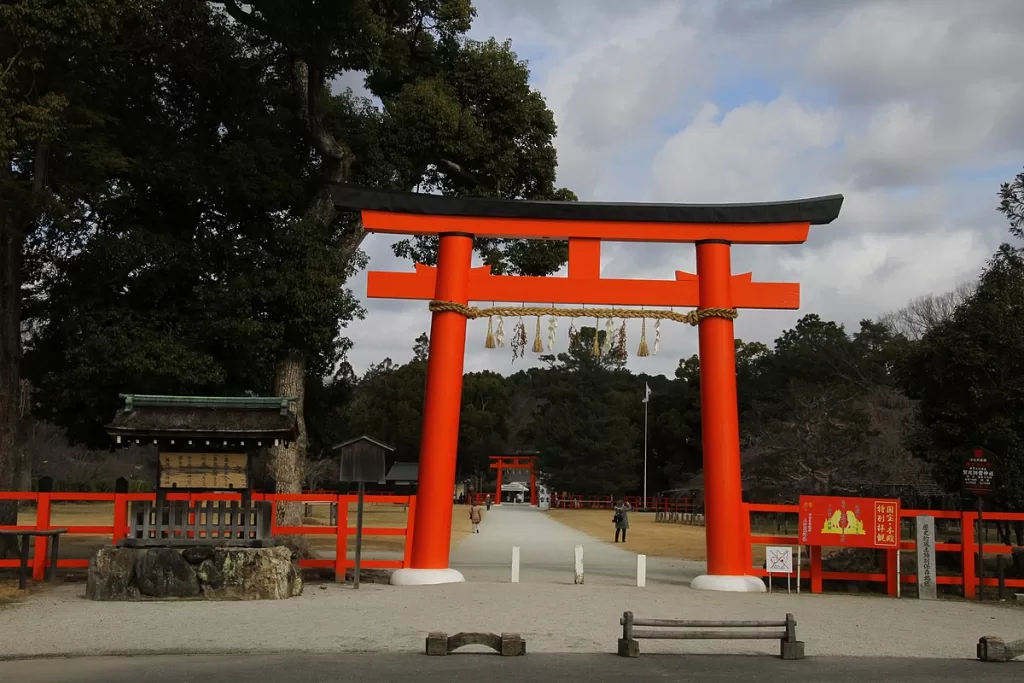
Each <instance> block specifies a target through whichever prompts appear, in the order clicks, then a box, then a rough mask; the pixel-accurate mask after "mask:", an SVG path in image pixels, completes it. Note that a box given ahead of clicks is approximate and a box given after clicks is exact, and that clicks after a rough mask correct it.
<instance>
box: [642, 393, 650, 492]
mask: <svg viewBox="0 0 1024 683" xmlns="http://www.w3.org/2000/svg"><path fill="white" fill-rule="evenodd" d="M650 402H651V395H650V388H649V387H648V386H647V384H646V383H645V384H644V510H646V509H647V406H648V404H650Z"/></svg>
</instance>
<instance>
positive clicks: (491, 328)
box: [484, 315, 497, 349]
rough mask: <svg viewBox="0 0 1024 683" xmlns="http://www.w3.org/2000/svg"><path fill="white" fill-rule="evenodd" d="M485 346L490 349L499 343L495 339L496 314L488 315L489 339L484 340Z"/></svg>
mask: <svg viewBox="0 0 1024 683" xmlns="http://www.w3.org/2000/svg"><path fill="white" fill-rule="evenodd" d="M484 346H485V347H486V348H488V349H493V348H494V347H495V346H497V344H496V343H495V341H494V316H492V315H489V316H487V339H485V340H484Z"/></svg>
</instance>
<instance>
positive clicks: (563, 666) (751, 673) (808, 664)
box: [0, 654, 1024, 683]
mask: <svg viewBox="0 0 1024 683" xmlns="http://www.w3.org/2000/svg"><path fill="white" fill-rule="evenodd" d="M1022 675H1024V662H1012V663H1009V664H986V663H982V662H977V661H966V660H952V661H951V660H936V659H879V658H850V659H847V658H840V657H834V658H826V659H821V658H809V659H805V660H802V661H797V662H784V661H782V660H780V659H778V658H774V657H767V656H765V657H756V656H732V657H730V656H686V657H682V656H671V655H660V656H659V655H641V656H640V657H639V658H638V659H623V658H620V657H617V656H615V655H607V654H602V655H558V654H527V655H526V656H525V657H499V656H497V655H487V654H481V655H475V654H453V655H449V656H448V657H427V656H426V655H416V654H396V655H378V654H363V655H359V654H355V655H301V654H278V655H233V656H228V655H219V656H218V655H191V656H139V657H86V658H78V659H40V660H25V661H14V662H0V680H4V681H17V682H18V683H56V682H58V681H60V682H63V681H74V682H75V683H121V682H122V681H124V682H128V681H131V682H133V683H134V682H136V681H140V680H145V681H146V682H147V683H192V682H193V681H195V682H201V683H221V682H223V683H235V682H236V681H240V680H242V681H244V680H253V681H261V682H266V683H315V682H318V681H324V682H326V681H332V682H334V681H359V682H360V683H377V682H380V683H394V682H395V681H407V680H415V681H417V683H462V682H465V683H479V682H480V681H487V683H549V682H550V681H587V682H588V683H597V682H602V681H614V682H615V683H621V682H622V681H659V680H663V681H776V682H777V681H815V682H816V683H863V682H864V681H872V680H876V681H877V680H890V681H900V682H901V683H938V682H941V681H965V680H970V681H971V682H972V683H990V682H992V683H995V682H1002V681H1020V680H1021V676H1022Z"/></svg>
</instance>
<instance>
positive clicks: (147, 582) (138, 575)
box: [135, 548, 199, 598]
mask: <svg viewBox="0 0 1024 683" xmlns="http://www.w3.org/2000/svg"><path fill="white" fill-rule="evenodd" d="M135 583H136V585H137V586H138V587H139V592H140V593H142V594H143V595H148V596H149V597H151V598H194V597H196V596H198V595H199V580H198V578H197V577H196V570H195V569H193V567H192V565H190V564H189V563H188V560H186V559H185V558H184V557H182V556H181V553H180V552H178V551H177V550H174V549H173V548H150V549H148V550H140V551H138V556H137V557H136V559H135Z"/></svg>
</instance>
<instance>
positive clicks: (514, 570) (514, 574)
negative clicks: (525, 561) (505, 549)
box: [512, 545, 519, 583]
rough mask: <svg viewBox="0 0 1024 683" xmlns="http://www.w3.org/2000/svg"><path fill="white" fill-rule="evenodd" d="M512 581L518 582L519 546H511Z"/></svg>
mask: <svg viewBox="0 0 1024 683" xmlns="http://www.w3.org/2000/svg"><path fill="white" fill-rule="evenodd" d="M512 583H519V546H517V545H514V546H512Z"/></svg>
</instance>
